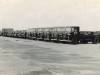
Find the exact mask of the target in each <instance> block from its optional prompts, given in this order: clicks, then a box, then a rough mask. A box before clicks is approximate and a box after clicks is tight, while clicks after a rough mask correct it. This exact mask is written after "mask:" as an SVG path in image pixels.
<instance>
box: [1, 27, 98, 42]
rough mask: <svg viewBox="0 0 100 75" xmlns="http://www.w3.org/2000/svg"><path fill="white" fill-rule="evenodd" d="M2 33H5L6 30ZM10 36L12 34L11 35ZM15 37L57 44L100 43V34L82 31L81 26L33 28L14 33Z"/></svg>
mask: <svg viewBox="0 0 100 75" xmlns="http://www.w3.org/2000/svg"><path fill="white" fill-rule="evenodd" d="M2 32H5V31H4V29H3V31H2ZM8 32H9V31H6V34H8ZM12 32H14V31H12ZM18 34H20V35H18ZM10 35H12V34H11V33H10ZM13 35H16V37H19V38H26V39H33V40H43V41H45V40H48V41H56V42H60V41H63V42H71V43H72V44H79V43H88V42H91V43H93V44H97V43H98V42H100V34H99V33H98V32H93V31H80V27H79V26H64V27H63V26H61V27H45V28H32V29H28V30H26V31H20V32H18V33H13ZM3 36H6V35H3Z"/></svg>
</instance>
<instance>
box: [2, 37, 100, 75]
mask: <svg viewBox="0 0 100 75" xmlns="http://www.w3.org/2000/svg"><path fill="white" fill-rule="evenodd" d="M0 75H100V44H78V45H72V44H63V43H53V42H45V41H34V40H27V39H17V38H9V37H0Z"/></svg>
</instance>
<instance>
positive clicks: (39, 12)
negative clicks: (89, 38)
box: [0, 0, 100, 31]
mask: <svg viewBox="0 0 100 75" xmlns="http://www.w3.org/2000/svg"><path fill="white" fill-rule="evenodd" d="M48 26H49V27H50V26H80V27H81V30H89V31H90V30H100V0H0V29H1V28H5V27H7V28H14V29H27V28H34V27H48Z"/></svg>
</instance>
